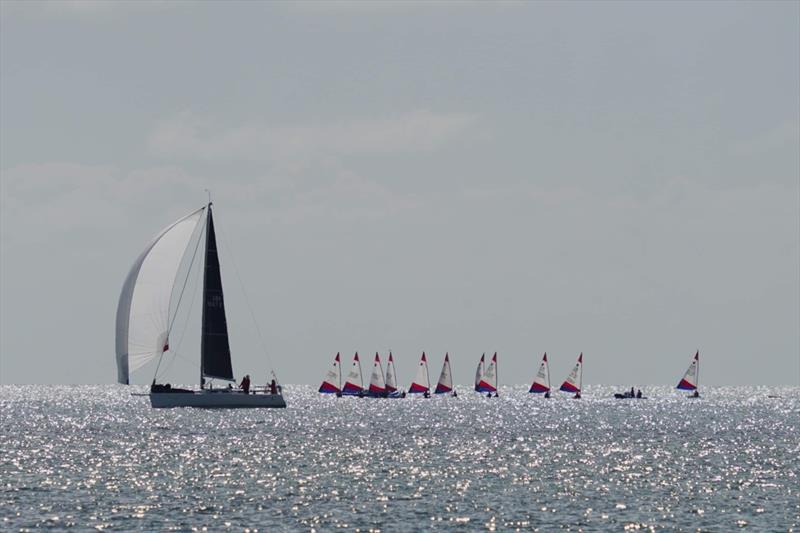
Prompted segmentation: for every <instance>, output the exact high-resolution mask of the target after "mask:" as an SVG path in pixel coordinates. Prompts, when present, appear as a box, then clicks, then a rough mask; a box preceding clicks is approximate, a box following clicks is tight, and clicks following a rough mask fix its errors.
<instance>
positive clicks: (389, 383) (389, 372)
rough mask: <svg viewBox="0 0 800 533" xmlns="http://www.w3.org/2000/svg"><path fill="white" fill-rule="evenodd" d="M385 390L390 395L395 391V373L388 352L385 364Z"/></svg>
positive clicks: (390, 354) (390, 355) (391, 358)
mask: <svg viewBox="0 0 800 533" xmlns="http://www.w3.org/2000/svg"><path fill="white" fill-rule="evenodd" d="M386 390H387V391H388V392H390V393H392V392H394V391H396V390H397V372H396V371H395V369H394V358H393V357H392V352H389V362H388V363H386Z"/></svg>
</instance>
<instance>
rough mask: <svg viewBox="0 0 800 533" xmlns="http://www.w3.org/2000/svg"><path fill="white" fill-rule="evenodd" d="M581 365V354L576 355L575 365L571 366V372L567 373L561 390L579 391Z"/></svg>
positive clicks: (581, 379) (581, 375) (581, 376)
mask: <svg viewBox="0 0 800 533" xmlns="http://www.w3.org/2000/svg"><path fill="white" fill-rule="evenodd" d="M582 367H583V354H581V355H580V356H578V362H577V363H575V366H574V367H572V372H570V373H569V376H567V379H566V380H565V381H564V383H562V384H561V390H562V391H564V392H574V393H580V392H581V386H582V383H581V381H583V372H582V371H581V369H582Z"/></svg>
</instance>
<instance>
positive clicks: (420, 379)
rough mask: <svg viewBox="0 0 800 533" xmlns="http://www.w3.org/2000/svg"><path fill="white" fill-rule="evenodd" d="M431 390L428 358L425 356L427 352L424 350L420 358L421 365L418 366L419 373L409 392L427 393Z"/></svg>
mask: <svg viewBox="0 0 800 533" xmlns="http://www.w3.org/2000/svg"><path fill="white" fill-rule="evenodd" d="M430 390H431V380H430V378H429V377H428V358H427V357H425V352H422V357H421V358H420V360H419V366H418V367H417V375H416V376H414V382H413V383H411V387H409V388H408V392H409V393H411V394H414V393H425V392H429V391H430Z"/></svg>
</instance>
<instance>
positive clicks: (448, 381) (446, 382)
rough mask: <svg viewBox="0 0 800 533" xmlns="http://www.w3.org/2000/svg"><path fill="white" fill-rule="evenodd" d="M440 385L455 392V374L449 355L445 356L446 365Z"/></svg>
mask: <svg viewBox="0 0 800 533" xmlns="http://www.w3.org/2000/svg"><path fill="white" fill-rule="evenodd" d="M438 385H442V386H443V387H447V390H453V373H452V372H451V371H450V357H449V355H447V354H446V355H445V356H444V364H443V365H442V373H441V374H439V382H438ZM438 388H439V387H437V389H438Z"/></svg>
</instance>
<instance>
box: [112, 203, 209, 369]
mask: <svg viewBox="0 0 800 533" xmlns="http://www.w3.org/2000/svg"><path fill="white" fill-rule="evenodd" d="M204 210H205V207H202V208H200V209H198V210H197V211H194V212H193V213H190V214H189V215H187V216H185V217H183V218H182V219H180V220H178V221H177V222H175V223H174V224H171V225H170V226H168V227H166V228H165V229H164V230H163V231H161V233H159V234H158V235H157V236H156V237H155V238H154V239H153V240H152V241H151V242H150V244H148V245H147V247H146V248H145V249H144V251H143V252H142V253H141V254H140V255H139V257H138V258H137V259H136V261H135V262H134V263H133V266H132V267H131V270H130V272H129V273H128V277H127V278H125V283H124V284H123V286H122V293H121V294H120V296H119V303H118V305H117V334H116V353H117V381H119V382H120V383H125V384H127V383H129V380H130V372H133V371H134V370H136V369H137V368H140V367H142V366H143V365H145V364H146V363H147V362H148V361H151V360H152V359H153V358H155V357H156V356H158V355H161V354H162V353H164V352H165V351H166V350H167V349H168V339H167V336H168V333H169V327H170V318H171V317H170V299H171V297H172V288H173V286H174V284H175V276H176V275H177V273H178V269H179V268H180V265H181V260H182V258H183V255H184V253H185V252H186V247H187V246H188V245H189V241H190V240H191V237H192V234H193V233H194V230H195V228H196V227H197V223H198V221H199V220H200V217H201V215H202V214H203V211H204Z"/></svg>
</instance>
